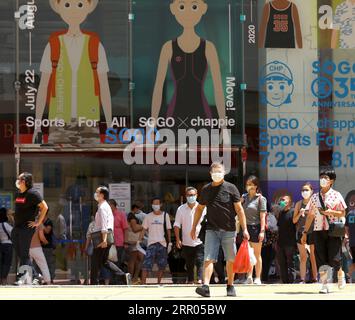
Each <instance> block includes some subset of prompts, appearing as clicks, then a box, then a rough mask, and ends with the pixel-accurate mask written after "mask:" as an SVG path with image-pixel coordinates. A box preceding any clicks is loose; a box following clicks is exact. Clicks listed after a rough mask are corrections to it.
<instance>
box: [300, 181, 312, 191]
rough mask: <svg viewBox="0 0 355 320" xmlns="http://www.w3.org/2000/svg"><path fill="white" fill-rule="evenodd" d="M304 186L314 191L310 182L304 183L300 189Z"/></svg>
mask: <svg viewBox="0 0 355 320" xmlns="http://www.w3.org/2000/svg"><path fill="white" fill-rule="evenodd" d="M305 186H308V187H309V188H310V189H311V190H312V191H313V190H314V189H313V185H312V183H310V182H306V183H304V184H303V185H302V188H303V187H305Z"/></svg>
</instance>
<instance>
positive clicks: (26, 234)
mask: <svg viewBox="0 0 355 320" xmlns="http://www.w3.org/2000/svg"><path fill="white" fill-rule="evenodd" d="M16 188H17V189H18V194H17V196H16V200H15V215H14V218H15V226H14V228H13V229H12V233H11V238H12V243H13V246H14V249H15V253H16V255H17V257H18V259H19V262H20V269H19V277H18V279H17V281H16V282H15V285H24V284H32V279H31V276H32V275H31V273H33V272H35V271H34V269H33V266H32V262H31V259H30V245H31V241H32V237H33V235H34V233H35V231H36V228H38V227H39V226H40V225H42V223H43V221H44V217H45V216H46V213H47V210H48V205H47V203H46V202H45V201H44V200H43V198H42V196H41V195H40V194H39V193H38V192H37V191H36V190H35V189H34V188H33V178H32V174H30V173H28V172H24V173H21V174H20V175H19V176H18V178H17V180H16ZM38 212H39V214H38ZM37 214H38V219H37V220H36V216H37ZM31 271H32V272H31Z"/></svg>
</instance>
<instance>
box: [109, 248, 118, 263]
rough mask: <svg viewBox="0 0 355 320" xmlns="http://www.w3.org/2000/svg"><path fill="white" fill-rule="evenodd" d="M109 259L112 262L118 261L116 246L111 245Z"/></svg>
mask: <svg viewBox="0 0 355 320" xmlns="http://www.w3.org/2000/svg"><path fill="white" fill-rule="evenodd" d="M108 260H110V261H112V262H117V261H118V256H117V249H116V246H111V248H110V251H109V254H108Z"/></svg>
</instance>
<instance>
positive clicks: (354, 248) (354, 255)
mask: <svg viewBox="0 0 355 320" xmlns="http://www.w3.org/2000/svg"><path fill="white" fill-rule="evenodd" d="M350 252H351V255H352V257H353V263H355V247H350Z"/></svg>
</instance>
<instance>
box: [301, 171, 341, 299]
mask: <svg viewBox="0 0 355 320" xmlns="http://www.w3.org/2000/svg"><path fill="white" fill-rule="evenodd" d="M335 180H336V174H335V171H334V170H333V169H331V168H329V169H324V170H322V172H321V173H320V181H319V182H320V192H317V193H316V194H314V195H313V196H312V197H311V200H310V201H309V202H308V204H307V206H306V210H309V214H308V216H307V220H306V225H305V228H304V231H303V235H302V240H301V242H302V243H306V240H307V232H308V231H309V230H312V229H311V225H312V222H313V220H314V228H313V237H314V246H315V256H316V260H317V266H318V268H319V275H320V279H321V282H322V288H321V290H320V291H319V292H320V293H323V294H327V293H329V286H328V282H329V281H331V280H332V279H333V275H332V274H333V272H337V276H338V287H339V289H343V288H344V287H345V283H346V282H345V276H344V272H343V271H342V269H341V246H342V237H341V236H338V235H334V234H332V233H331V230H330V224H333V226H334V223H339V222H341V220H342V219H344V220H345V210H346V208H347V205H346V203H345V201H344V198H343V196H342V195H341V194H340V192H338V191H335V190H334V189H333V184H334V182H335ZM338 226H339V225H338ZM344 231H345V225H344Z"/></svg>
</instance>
